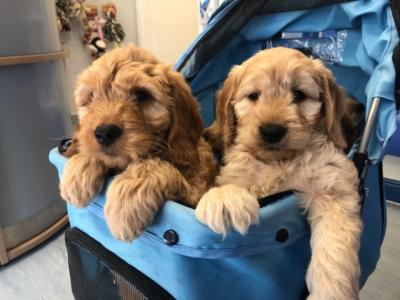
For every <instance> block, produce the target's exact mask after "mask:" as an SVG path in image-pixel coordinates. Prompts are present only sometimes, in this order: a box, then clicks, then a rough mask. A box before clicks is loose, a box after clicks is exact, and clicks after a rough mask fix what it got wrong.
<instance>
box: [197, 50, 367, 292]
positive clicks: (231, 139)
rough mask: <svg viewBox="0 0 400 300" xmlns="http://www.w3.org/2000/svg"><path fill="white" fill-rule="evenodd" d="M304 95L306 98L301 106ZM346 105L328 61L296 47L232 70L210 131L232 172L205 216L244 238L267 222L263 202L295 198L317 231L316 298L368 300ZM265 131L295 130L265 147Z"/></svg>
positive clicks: (213, 193)
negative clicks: (361, 295) (282, 195)
mask: <svg viewBox="0 0 400 300" xmlns="http://www.w3.org/2000/svg"><path fill="white" fill-rule="evenodd" d="M299 91H301V92H302V93H303V96H304V97H302V99H301V101H296V100H295V98H296V96H295V95H296V93H297V94H298V93H299ZM253 93H256V95H257V96H258V98H257V99H256V100H255V99H251V98H255V96H251V95H252V94H253ZM346 99H347V96H346V95H345V93H344V91H343V90H342V89H341V88H340V87H338V86H337V85H336V83H335V80H334V78H333V76H332V73H331V72H330V71H329V70H328V69H326V68H325V67H324V66H323V64H322V63H321V62H320V61H318V60H311V59H309V58H307V57H306V56H304V55H303V54H302V53H300V52H298V51H296V50H292V49H286V48H275V49H270V50H265V51H262V52H259V53H258V54H256V55H255V56H253V57H252V58H250V59H249V60H247V61H246V62H244V63H243V64H242V65H241V66H236V67H234V68H233V69H232V71H231V72H230V74H229V76H228V78H227V79H226V81H225V83H224V86H223V89H222V91H221V92H220V93H219V94H218V97H217V106H216V120H215V122H214V123H213V124H212V126H211V127H210V128H209V129H208V130H207V131H206V136H207V137H208V138H209V141H210V142H211V143H213V148H214V149H215V150H216V151H219V152H220V153H224V163H225V166H224V167H222V169H221V173H220V175H219V176H218V177H217V184H218V187H215V188H213V189H211V190H210V191H209V192H208V193H206V194H205V195H204V196H203V197H202V199H201V200H200V203H199V205H198V207H197V210H196V215H197V217H198V218H199V220H200V221H201V222H203V223H205V224H207V225H208V226H210V227H211V228H212V229H213V230H214V231H216V232H219V233H222V234H226V232H227V231H228V230H229V227H231V226H232V227H233V228H235V229H236V230H237V231H239V232H241V233H244V232H246V231H247V229H248V227H249V226H250V225H251V224H255V223H257V221H258V209H259V207H258V206H257V207H256V205H255V203H256V201H257V197H261V196H266V195H269V194H273V193H276V192H279V191H284V190H289V189H291V190H295V191H296V192H297V193H298V195H299V198H300V205H301V207H302V208H304V212H305V213H306V214H307V218H308V221H309V223H310V225H311V232H312V238H311V248H312V258H311V262H310V265H309V268H308V271H307V278H306V280H307V285H308V288H309V290H310V296H309V299H324V300H330V299H332V300H333V299H337V300H339V299H340V300H345V299H357V298H358V291H359V276H360V266H359V261H358V250H359V243H360V242H359V239H360V234H361V230H362V222H361V219H360V204H359V194H358V183H359V182H358V176H357V171H356V169H355V167H354V165H353V163H352V162H351V161H350V160H349V159H348V158H347V157H346V156H345V154H344V152H343V149H344V148H346V146H347V145H346V140H345V137H344V135H343V132H342V126H341V120H342V119H343V117H344V116H345V107H346ZM265 123H274V124H280V125H282V126H285V127H286V128H287V132H286V134H285V135H284V137H283V138H282V140H280V141H279V142H278V143H276V144H270V143H267V142H265V140H263V139H262V137H261V136H260V131H259V128H260V126H262V124H265ZM210 137H211V138H210ZM239 187H240V188H239ZM231 195H233V198H231V199H228V198H229V197H231ZM237 195H240V196H237ZM246 202H249V203H246ZM221 207H223V208H221ZM232 216H233V217H232Z"/></svg>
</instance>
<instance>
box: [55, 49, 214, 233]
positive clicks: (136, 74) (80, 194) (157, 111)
mask: <svg viewBox="0 0 400 300" xmlns="http://www.w3.org/2000/svg"><path fill="white" fill-rule="evenodd" d="M75 103H76V106H77V109H78V117H79V121H78V126H77V127H76V130H75V133H74V138H73V144H72V145H71V146H70V147H69V149H68V150H67V152H66V154H67V156H70V157H71V158H70V159H69V160H68V162H67V164H66V167H65V170H64V174H63V176H62V178H61V182H60V190H61V196H62V197H63V198H64V199H65V200H66V201H68V202H70V203H72V204H74V205H75V206H77V207H84V206H86V205H88V204H89V202H90V200H91V199H92V198H93V197H94V196H96V195H97V194H98V193H99V192H100V191H101V189H102V188H103V185H104V179H105V177H106V176H107V174H108V173H109V172H110V170H115V169H117V170H120V171H121V172H122V173H120V174H119V175H117V176H116V177H115V178H114V180H113V181H112V182H111V184H110V186H109V187H108V189H107V193H106V198H107V201H106V204H105V207H104V212H105V216H106V219H107V223H108V225H109V228H110V230H111V232H112V234H113V235H114V236H115V237H116V238H118V239H121V240H124V241H129V240H132V239H134V238H135V237H137V236H138V235H140V234H141V233H142V232H143V230H144V228H145V227H146V226H148V225H150V224H151V223H152V221H153V217H154V216H155V214H156V213H157V211H158V210H159V209H160V207H161V206H162V205H163V203H164V201H165V200H166V199H176V200H179V201H182V202H185V203H187V204H189V205H191V206H195V205H196V203H197V202H198V200H199V199H200V197H201V195H202V194H203V193H204V192H205V191H206V190H207V189H208V188H209V186H210V185H211V184H212V182H213V179H214V177H215V174H216V172H217V166H216V162H215V161H214V159H213V155H212V151H211V148H210V147H209V146H208V144H207V143H206V142H205V140H204V139H203V138H202V137H201V133H202V131H203V122H202V120H201V118H200V115H199V112H198V106H197V102H196V100H195V99H194V97H193V96H192V94H191V90H190V87H189V86H188V84H187V83H186V82H185V80H184V78H183V76H182V75H181V74H180V73H178V72H176V71H174V70H173V69H172V68H171V66H169V65H164V64H161V63H160V62H158V60H157V59H156V58H155V57H154V56H153V55H152V54H150V53H149V52H147V51H145V50H143V49H140V48H137V47H135V46H133V45H130V46H128V47H124V48H118V49H115V50H113V51H111V52H109V53H107V54H105V55H104V56H103V57H101V58H99V59H98V60H96V61H95V62H94V63H93V64H92V65H91V66H90V67H89V68H88V69H86V70H85V71H83V73H82V74H80V76H79V78H78V82H77V87H76V90H75Z"/></svg>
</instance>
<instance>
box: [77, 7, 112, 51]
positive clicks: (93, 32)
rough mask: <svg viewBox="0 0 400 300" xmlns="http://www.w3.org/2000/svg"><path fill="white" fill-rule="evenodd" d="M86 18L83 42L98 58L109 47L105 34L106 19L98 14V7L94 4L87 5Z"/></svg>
mask: <svg viewBox="0 0 400 300" xmlns="http://www.w3.org/2000/svg"><path fill="white" fill-rule="evenodd" d="M85 18H86V22H85V23H84V36H83V43H84V44H85V45H86V47H87V48H88V49H89V51H90V54H91V56H92V58H98V57H100V56H101V55H103V54H104V52H105V51H106V48H107V44H106V42H105V41H104V35H103V25H104V22H105V21H104V19H103V18H101V17H99V16H98V14H97V7H96V5H94V4H87V5H85Z"/></svg>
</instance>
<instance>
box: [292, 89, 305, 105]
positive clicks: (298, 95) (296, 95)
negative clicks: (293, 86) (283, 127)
mask: <svg viewBox="0 0 400 300" xmlns="http://www.w3.org/2000/svg"><path fill="white" fill-rule="evenodd" d="M306 98H307V96H306V95H305V94H304V93H303V92H302V91H299V90H294V91H293V102H294V103H300V102H302V101H304V100H305V99H306Z"/></svg>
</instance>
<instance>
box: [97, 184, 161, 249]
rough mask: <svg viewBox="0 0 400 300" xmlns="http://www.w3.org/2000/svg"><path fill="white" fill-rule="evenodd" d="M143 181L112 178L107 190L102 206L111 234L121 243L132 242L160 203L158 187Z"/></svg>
mask: <svg viewBox="0 0 400 300" xmlns="http://www.w3.org/2000/svg"><path fill="white" fill-rule="evenodd" d="M149 183H150V182H149V180H148V179H145V178H135V179H132V178H124V177H121V178H118V177H117V178H115V180H114V181H113V182H112V183H111V185H110V187H109V188H108V191H107V195H106V197H107V201H106V204H105V206H104V213H105V216H106V220H107V224H108V227H109V228H110V230H111V233H112V235H113V236H114V237H115V238H117V239H119V240H122V241H126V242H128V241H132V240H133V239H135V238H137V237H138V236H139V235H141V234H142V233H143V231H144V229H145V228H146V227H148V226H149V225H151V223H152V222H153V219H154V216H155V215H156V213H157V212H158V211H159V209H160V208H161V206H162V204H163V203H164V199H165V197H164V195H163V193H162V192H161V190H160V186H154V185H152V184H149Z"/></svg>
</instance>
